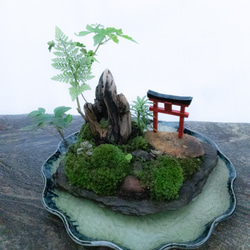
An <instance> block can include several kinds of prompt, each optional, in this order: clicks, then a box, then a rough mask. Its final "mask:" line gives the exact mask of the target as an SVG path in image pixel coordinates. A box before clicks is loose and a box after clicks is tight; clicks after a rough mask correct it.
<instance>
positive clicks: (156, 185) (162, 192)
mask: <svg viewBox="0 0 250 250" xmlns="http://www.w3.org/2000/svg"><path fill="white" fill-rule="evenodd" d="M137 176H138V178H139V179H140V180H141V182H142V184H143V186H144V187H145V188H147V189H150V197H151V198H152V199H155V200H159V201H162V200H172V199H176V198H178V192H179V189H180V188H181V186H182V184H183V180H184V178H183V170H182V168H181V166H180V164H179V163H178V161H177V160H176V159H174V158H170V157H167V156H160V157H158V159H157V160H155V161H154V160H152V161H150V162H148V163H146V164H144V169H143V170H142V171H138V172H137Z"/></svg>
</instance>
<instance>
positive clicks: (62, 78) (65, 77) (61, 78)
mask: <svg viewBox="0 0 250 250" xmlns="http://www.w3.org/2000/svg"><path fill="white" fill-rule="evenodd" d="M51 79H52V80H54V81H58V82H65V83H69V82H70V81H71V80H72V79H74V77H73V74H72V73H71V72H68V71H66V72H63V73H62V74H58V75H56V76H53V77H52V78H51Z"/></svg>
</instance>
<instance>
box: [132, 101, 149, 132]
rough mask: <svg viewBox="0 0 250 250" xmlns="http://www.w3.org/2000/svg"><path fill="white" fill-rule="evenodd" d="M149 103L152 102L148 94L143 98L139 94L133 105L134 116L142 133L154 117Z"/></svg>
mask: <svg viewBox="0 0 250 250" xmlns="http://www.w3.org/2000/svg"><path fill="white" fill-rule="evenodd" d="M149 104H150V102H149V101H148V99H147V97H146V96H143V97H142V98H140V97H139V96H137V100H136V101H133V104H132V105H131V111H132V113H133V118H134V120H135V122H136V125H137V127H138V129H139V131H140V133H141V134H142V133H143V131H144V130H146V129H148V126H149V124H150V123H151V121H150V118H152V117H153V114H152V112H151V111H150V110H149Z"/></svg>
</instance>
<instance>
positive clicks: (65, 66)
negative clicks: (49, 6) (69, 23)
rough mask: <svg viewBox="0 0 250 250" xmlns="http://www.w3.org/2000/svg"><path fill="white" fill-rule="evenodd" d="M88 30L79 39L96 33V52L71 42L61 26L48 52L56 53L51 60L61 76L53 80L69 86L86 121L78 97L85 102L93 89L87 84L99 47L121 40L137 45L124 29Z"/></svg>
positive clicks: (95, 28)
mask: <svg viewBox="0 0 250 250" xmlns="http://www.w3.org/2000/svg"><path fill="white" fill-rule="evenodd" d="M86 29H87V30H86V31H81V32H79V34H78V36H85V35H88V34H91V33H93V34H94V37H93V40H94V46H96V48H95V51H93V50H87V49H86V46H85V45H84V44H83V43H80V42H73V41H72V40H69V38H68V36H66V35H65V34H64V33H63V32H62V31H61V30H60V29H59V28H58V27H56V29H55V41H50V42H48V46H49V47H48V49H49V51H52V48H53V49H54V50H55V51H54V52H53V54H54V55H55V56H56V58H54V59H52V62H53V63H52V66H53V67H54V68H55V69H57V70H59V71H61V72H62V73H60V74H57V75H56V76H54V77H52V80H55V81H59V82H65V83H69V84H70V87H69V93H70V96H71V99H72V101H75V100H76V102H77V110H78V112H79V113H80V114H81V115H82V117H83V118H84V119H85V116H84V114H83V113H82V111H81V105H80V101H79V96H80V95H81V96H82V98H83V99H84V101H85V102H87V101H86V99H85V98H84V96H83V92H85V91H86V90H90V89H91V88H90V86H89V85H88V84H87V81H88V80H90V79H92V78H93V76H92V74H91V67H92V64H93V62H94V61H97V60H96V58H95V56H96V53H97V50H98V49H99V47H100V46H101V45H103V44H105V43H107V42H108V41H110V40H112V41H113V42H115V43H118V42H119V39H118V37H122V38H125V39H127V40H130V41H133V42H135V41H134V40H133V39H132V38H131V37H129V36H127V35H124V34H123V32H122V30H121V29H115V28H112V27H108V28H106V29H105V28H104V27H103V26H102V25H100V24H96V25H87V26H86Z"/></svg>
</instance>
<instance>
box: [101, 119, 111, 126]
mask: <svg viewBox="0 0 250 250" xmlns="http://www.w3.org/2000/svg"><path fill="white" fill-rule="evenodd" d="M100 125H101V128H107V127H108V125H109V121H108V120H107V119H104V118H102V119H101V120H100Z"/></svg>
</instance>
